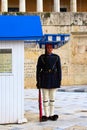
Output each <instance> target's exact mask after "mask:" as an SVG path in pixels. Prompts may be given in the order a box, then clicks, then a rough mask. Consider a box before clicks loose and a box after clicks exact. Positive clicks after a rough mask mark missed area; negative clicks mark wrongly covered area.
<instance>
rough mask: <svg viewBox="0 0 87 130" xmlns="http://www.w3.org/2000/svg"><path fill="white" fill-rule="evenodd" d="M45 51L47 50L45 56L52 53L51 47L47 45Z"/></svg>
mask: <svg viewBox="0 0 87 130" xmlns="http://www.w3.org/2000/svg"><path fill="white" fill-rule="evenodd" d="M46 49H47V54H51V53H52V51H53V47H52V45H47V47H46Z"/></svg>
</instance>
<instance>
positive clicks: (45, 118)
mask: <svg viewBox="0 0 87 130" xmlns="http://www.w3.org/2000/svg"><path fill="white" fill-rule="evenodd" d="M48 119H49V118H48V117H47V116H42V119H41V121H47V120H48Z"/></svg>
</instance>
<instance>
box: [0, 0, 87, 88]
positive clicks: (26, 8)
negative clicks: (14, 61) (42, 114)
mask: <svg viewBox="0 0 87 130" xmlns="http://www.w3.org/2000/svg"><path fill="white" fill-rule="evenodd" d="M0 5H1V6H0V12H1V14H4V13H5V14H8V13H9V14H11V13H12V14H14V15H15V12H17V13H19V14H21V12H22V13H23V14H28V15H29V14H30V15H31V14H35V15H40V18H41V22H42V28H43V34H58V33H64V34H66V33H67V34H70V40H69V42H68V43H67V44H66V45H64V46H63V47H61V48H59V49H57V50H54V52H55V53H57V54H59V55H60V57H61V63H62V75H63V79H62V85H87V45H86V44H87V13H86V12H87V7H86V5H87V3H86V0H32V1H30V0H0ZM24 49H25V50H24V84H25V88H35V87H36V63H37V59H38V56H39V55H40V54H42V53H44V49H40V48H39V47H38V45H33V44H32V46H31V45H30V44H28V43H26V44H25V48H24Z"/></svg>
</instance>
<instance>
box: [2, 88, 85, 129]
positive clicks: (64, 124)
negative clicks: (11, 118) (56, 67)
mask: <svg viewBox="0 0 87 130" xmlns="http://www.w3.org/2000/svg"><path fill="white" fill-rule="evenodd" d="M86 90H87V86H72V87H70V86H68V87H62V88H60V89H58V91H57V93H56V102H55V113H56V114H58V115H59V119H58V120H57V121H47V122H39V115H38V113H39V110H38V90H37V89H25V91H24V93H25V97H24V99H25V104H24V108H25V117H26V118H27V120H28V122H27V123H24V124H8V125H0V130H87V91H86Z"/></svg>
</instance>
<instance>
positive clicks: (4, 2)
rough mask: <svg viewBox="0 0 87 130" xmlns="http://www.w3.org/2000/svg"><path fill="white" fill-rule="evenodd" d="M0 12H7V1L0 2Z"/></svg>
mask: <svg viewBox="0 0 87 130" xmlns="http://www.w3.org/2000/svg"><path fill="white" fill-rule="evenodd" d="M1 11H2V12H8V0H1Z"/></svg>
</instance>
